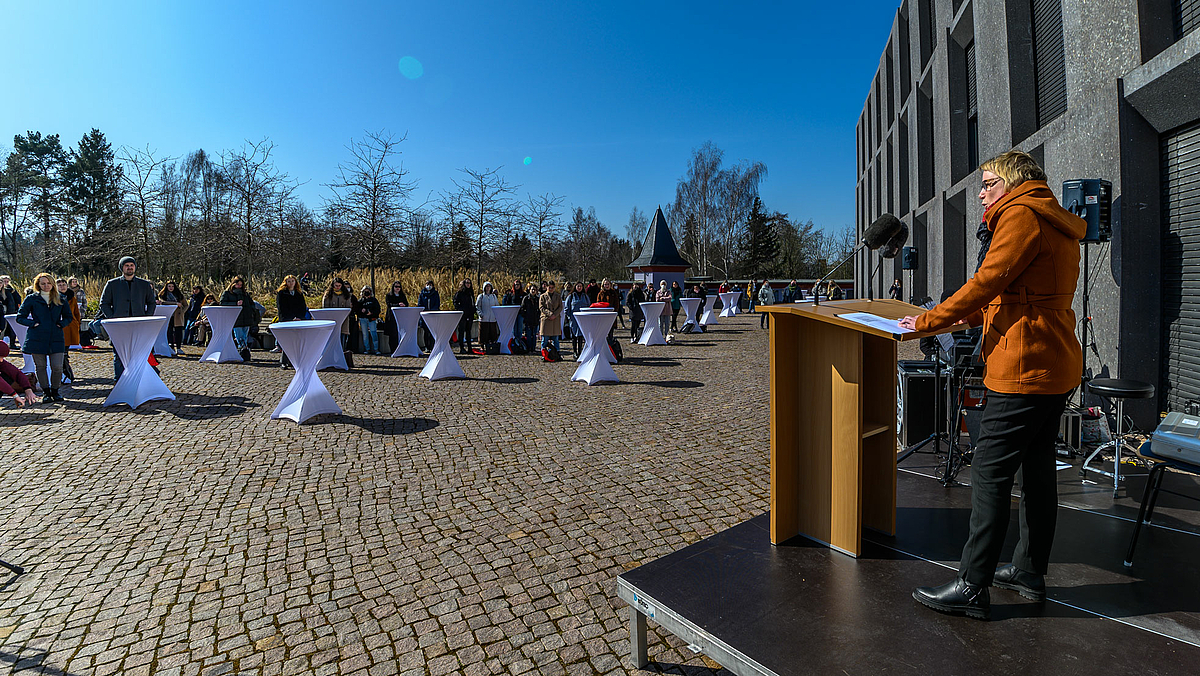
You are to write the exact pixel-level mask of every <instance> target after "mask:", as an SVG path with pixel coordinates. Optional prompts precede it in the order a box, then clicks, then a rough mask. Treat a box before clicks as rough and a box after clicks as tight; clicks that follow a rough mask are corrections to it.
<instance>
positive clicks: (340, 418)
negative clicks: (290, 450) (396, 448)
mask: <svg viewBox="0 0 1200 676" xmlns="http://www.w3.org/2000/svg"><path fill="white" fill-rule="evenodd" d="M304 422H305V424H306V425H321V424H330V423H342V424H345V425H353V426H355V427H359V428H361V429H363V430H364V431H366V432H370V433H371V434H378V435H380V436H387V437H392V436H397V435H402V434H418V433H421V432H428V431H429V430H431V429H434V428H435V427H437V426H439V425H441V423H440V422H438V421H437V420H434V419H432V418H363V417H362V416H348V415H335V414H330V413H323V414H321V415H316V416H313V417H312V418H309V419H308V420H306V421H304Z"/></svg>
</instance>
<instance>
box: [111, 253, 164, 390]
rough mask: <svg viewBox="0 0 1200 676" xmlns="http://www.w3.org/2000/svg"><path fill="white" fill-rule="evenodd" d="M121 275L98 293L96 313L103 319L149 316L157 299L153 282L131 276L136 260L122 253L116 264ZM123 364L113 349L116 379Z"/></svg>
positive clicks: (152, 312) (135, 267) (119, 375)
mask: <svg viewBox="0 0 1200 676" xmlns="http://www.w3.org/2000/svg"><path fill="white" fill-rule="evenodd" d="M118 267H120V268H121V276H120V277H114V278H113V279H110V280H108V283H106V284H105V285H104V292H103V293H101V294H100V314H101V315H102V316H103V317H104V318H105V319H117V318H119V317H150V316H153V315H154V306H155V305H157V304H158V303H157V301H156V299H155V297H154V285H153V284H151V283H150V280H148V279H142V278H141V277H135V276H134V274H135V273H136V272H137V261H135V260H133V257H132V256H125V257H124V258H122V259H121V262H120V263H119V264H118ZM124 370H125V367H124V366H123V365H122V364H121V358H120V357H118V356H117V353H116V350H114V351H113V372H114V373H115V374H116V376H115V377H116V378H118V379H119V378H120V377H121V373H122V372H123V371H124Z"/></svg>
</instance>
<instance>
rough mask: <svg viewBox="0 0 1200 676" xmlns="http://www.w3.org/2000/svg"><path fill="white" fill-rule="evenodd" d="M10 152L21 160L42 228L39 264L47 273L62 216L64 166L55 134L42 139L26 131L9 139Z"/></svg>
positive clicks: (64, 159) (37, 134) (38, 135)
mask: <svg viewBox="0 0 1200 676" xmlns="http://www.w3.org/2000/svg"><path fill="white" fill-rule="evenodd" d="M13 150H15V151H16V153H17V155H18V156H19V157H20V158H21V160H20V161H21V164H22V165H23V168H24V170H25V171H26V172H27V174H28V176H29V178H30V181H31V183H32V188H33V194H34V197H33V200H32V204H31V207H32V210H33V212H34V213H36V214H37V218H38V220H39V221H40V222H41V224H42V262H43V267H44V268H45V269H47V270H49V269H52V268H54V267H55V266H54V265H52V261H51V258H52V255H51V254H52V252H54V251H55V249H54V246H53V244H54V243H56V242H57V241H58V229H57V224H58V222H59V220H60V218H61V216H62V214H63V212H64V205H63V183H62V170H63V167H65V166H66V164H67V153H66V151H65V150H63V147H62V143H61V142H60V141H59V138H58V134H51V135H49V136H42V134H41V132H37V131H30V132H27V133H26V134H25V135H24V136H21V135H20V134H18V135H16V136H14V137H13Z"/></svg>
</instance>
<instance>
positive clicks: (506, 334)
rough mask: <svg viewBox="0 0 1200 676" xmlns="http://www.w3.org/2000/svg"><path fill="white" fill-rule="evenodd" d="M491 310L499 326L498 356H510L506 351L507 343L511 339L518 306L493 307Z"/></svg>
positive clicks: (518, 309) (508, 350) (510, 352)
mask: <svg viewBox="0 0 1200 676" xmlns="http://www.w3.org/2000/svg"><path fill="white" fill-rule="evenodd" d="M492 310H493V311H494V312H495V313H496V323H497V324H498V325H499V326H500V354H512V350H510V349H508V341H510V340H512V338H513V329H514V328H515V327H516V325H517V313H518V312H520V311H521V306H520V305H495V306H493V307H492Z"/></svg>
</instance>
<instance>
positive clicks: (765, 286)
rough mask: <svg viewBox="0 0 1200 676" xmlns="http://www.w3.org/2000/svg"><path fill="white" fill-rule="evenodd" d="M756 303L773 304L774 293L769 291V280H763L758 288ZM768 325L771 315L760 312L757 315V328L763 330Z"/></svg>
mask: <svg viewBox="0 0 1200 676" xmlns="http://www.w3.org/2000/svg"><path fill="white" fill-rule="evenodd" d="M757 301H758V304H759V305H774V304H775V292H774V291H772V290H771V282H770V281H769V280H766V279H764V280H763V283H762V286H760V287H758V298H757ZM770 325H771V315H769V314H767V313H766V312H760V313H759V315H758V328H760V329H765V328H767V327H768V326H770Z"/></svg>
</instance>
